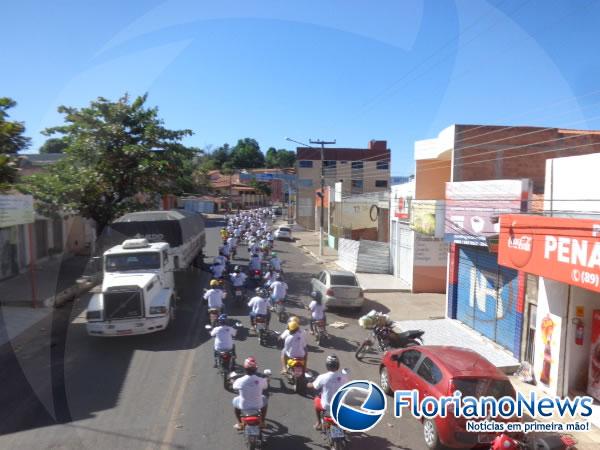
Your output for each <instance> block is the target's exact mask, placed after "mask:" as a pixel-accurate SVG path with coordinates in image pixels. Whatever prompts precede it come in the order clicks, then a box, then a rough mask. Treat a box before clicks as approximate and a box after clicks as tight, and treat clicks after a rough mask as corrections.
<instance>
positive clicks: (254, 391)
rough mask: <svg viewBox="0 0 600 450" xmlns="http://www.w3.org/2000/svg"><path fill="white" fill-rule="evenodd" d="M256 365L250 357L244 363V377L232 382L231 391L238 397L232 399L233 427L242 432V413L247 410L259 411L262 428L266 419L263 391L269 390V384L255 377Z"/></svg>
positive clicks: (265, 380) (265, 400) (261, 378)
mask: <svg viewBox="0 0 600 450" xmlns="http://www.w3.org/2000/svg"><path fill="white" fill-rule="evenodd" d="M257 369H258V365H257V364H256V359H254V358H253V357H252V356H251V357H249V358H246V360H245V361H244V372H245V373H246V375H244V376H243V377H241V378H238V379H237V380H235V381H234V382H233V389H234V390H235V391H238V392H239V395H238V396H237V397H235V398H234V399H233V402H232V403H233V408H234V412H235V418H236V419H237V423H236V424H235V425H234V426H233V427H234V428H235V429H236V430H240V431H241V430H242V429H243V428H244V425H243V423H242V411H243V410H249V409H259V410H260V418H261V424H260V426H261V427H262V428H264V427H265V420H266V418H267V403H268V402H267V396H266V395H264V394H263V391H265V390H266V389H268V388H269V382H268V381H267V379H266V378H264V377H260V376H258V375H256V371H257Z"/></svg>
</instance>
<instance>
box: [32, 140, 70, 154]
mask: <svg viewBox="0 0 600 450" xmlns="http://www.w3.org/2000/svg"><path fill="white" fill-rule="evenodd" d="M68 146H69V144H68V143H67V141H65V140H64V139H58V138H50V139H48V140H46V142H44V144H43V145H42V146H41V147H40V149H39V150H38V151H39V152H40V153H46V154H47V153H63V152H64V151H65V149H66V148H67V147H68Z"/></svg>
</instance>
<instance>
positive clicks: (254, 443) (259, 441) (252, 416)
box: [230, 369, 271, 450]
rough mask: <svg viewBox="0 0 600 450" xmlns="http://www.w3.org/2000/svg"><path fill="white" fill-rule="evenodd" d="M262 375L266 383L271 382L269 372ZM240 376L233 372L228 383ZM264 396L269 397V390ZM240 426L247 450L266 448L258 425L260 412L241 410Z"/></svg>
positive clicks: (260, 418)
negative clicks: (241, 426)
mask: <svg viewBox="0 0 600 450" xmlns="http://www.w3.org/2000/svg"><path fill="white" fill-rule="evenodd" d="M263 375H264V376H265V377H266V378H267V381H270V380H271V371H270V370H269V369H266V370H265V371H264V372H263ZM240 376H241V375H240V374H238V373H236V372H233V373H232V374H231V375H230V381H231V383H233V381H234V380H235V378H238V377H240ZM265 395H269V390H268V389H267V390H266V391H265ZM241 419H242V425H243V428H242V430H241V433H242V434H243V436H244V444H245V446H246V448H247V449H249V450H258V449H262V448H264V447H265V446H266V440H265V435H264V434H263V432H262V429H261V428H260V423H261V420H262V417H261V413H260V410H258V409H248V410H242V415H241Z"/></svg>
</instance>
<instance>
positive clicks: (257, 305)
mask: <svg viewBox="0 0 600 450" xmlns="http://www.w3.org/2000/svg"><path fill="white" fill-rule="evenodd" d="M268 305H269V303H268V300H267V299H266V298H262V297H259V296H256V297H252V298H251V299H250V301H249V302H248V306H249V307H250V309H251V311H252V314H261V315H263V316H266V315H267V306H268Z"/></svg>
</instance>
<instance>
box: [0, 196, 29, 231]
mask: <svg viewBox="0 0 600 450" xmlns="http://www.w3.org/2000/svg"><path fill="white" fill-rule="evenodd" d="M34 220H35V214H34V212H33V197H32V196H31V195H0V228H8V227H12V226H14V225H24V224H26V223H33V222H34Z"/></svg>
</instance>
